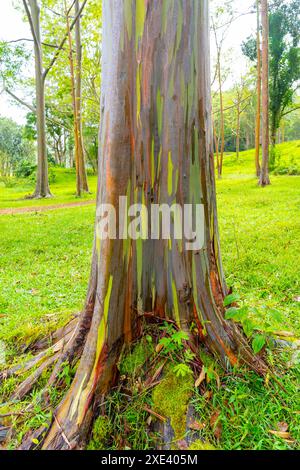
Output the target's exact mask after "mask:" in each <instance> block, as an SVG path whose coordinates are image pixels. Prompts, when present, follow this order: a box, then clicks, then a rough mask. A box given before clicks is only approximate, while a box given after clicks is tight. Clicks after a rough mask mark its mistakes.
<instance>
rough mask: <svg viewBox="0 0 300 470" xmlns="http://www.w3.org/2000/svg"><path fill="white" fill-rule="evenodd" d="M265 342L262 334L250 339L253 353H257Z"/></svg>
mask: <svg viewBox="0 0 300 470" xmlns="http://www.w3.org/2000/svg"><path fill="white" fill-rule="evenodd" d="M265 344H266V338H265V336H263V335H255V336H254V338H253V341H252V349H253V351H254V354H258V353H259V352H260V351H261V350H262V348H263V347H264V346H265Z"/></svg>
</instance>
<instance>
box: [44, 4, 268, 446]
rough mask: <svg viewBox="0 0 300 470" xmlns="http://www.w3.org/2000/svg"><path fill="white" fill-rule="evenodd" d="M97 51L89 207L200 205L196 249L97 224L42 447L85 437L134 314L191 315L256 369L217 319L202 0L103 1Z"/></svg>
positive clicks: (219, 275)
mask: <svg viewBox="0 0 300 470" xmlns="http://www.w3.org/2000/svg"><path fill="white" fill-rule="evenodd" d="M102 52H103V64H102V74H103V76H102V96H101V113H102V114H101V130H100V155H99V186H98V187H99V189H98V198H97V207H98V210H100V207H101V206H100V205H101V204H112V205H113V206H114V207H115V208H116V209H117V211H118V210H119V208H120V206H119V197H120V196H126V195H127V196H128V199H129V201H130V202H128V204H132V203H133V202H135V203H142V202H143V203H144V204H145V205H146V206H147V207H148V209H150V206H151V204H153V203H157V204H162V203H166V204H167V205H170V204H173V203H174V202H177V203H178V204H180V206H183V204H187V203H190V204H201V203H203V205H204V213H205V227H204V231H205V240H204V248H203V249H200V250H199V251H187V247H186V245H185V243H180V242H178V241H175V240H173V239H170V240H162V239H159V240H150V239H143V238H140V239H138V240H136V241H134V240H132V239H130V240H123V236H120V237H118V236H117V238H116V239H111V238H108V239H106V240H100V237H99V231H98V230H97V229H96V234H95V243H94V251H93V258H92V270H91V278H90V284H89V289H88V295H87V301H86V306H85V309H84V310H83V312H82V314H81V317H80V320H79V324H78V325H77V328H76V330H75V332H74V333H73V336H72V340H71V341H70V345H69V348H68V349H67V351H66V353H65V354H64V356H63V357H62V358H61V359H60V361H64V360H71V358H72V357H73V355H74V349H76V348H78V347H81V346H82V345H84V349H83V352H82V354H81V360H80V363H79V365H78V368H77V371H76V375H75V378H74V380H73V383H72V385H71V387H70V389H69V391H68V393H67V394H66V396H65V398H64V399H63V401H62V402H61V404H60V405H59V407H58V409H57V410H56V411H55V419H54V421H53V423H52V427H51V429H50V431H49V432H48V434H47V435H46V438H45V441H44V448H45V449H68V448H76V447H78V446H80V445H81V444H84V442H85V438H86V433H87V431H88V429H89V427H90V422H91V419H92V416H93V410H94V409H95V406H97V404H98V403H99V400H100V398H101V396H102V395H103V394H105V393H106V392H107V391H108V390H109V388H110V386H111V384H112V382H113V381H114V379H115V372H116V363H117V360H118V356H119V353H120V349H121V347H122V345H123V343H124V341H127V342H129V341H131V340H132V339H133V338H134V337H135V336H136V332H137V330H138V323H139V315H138V313H137V312H143V311H144V312H155V314H156V315H159V316H161V317H165V316H167V317H168V318H170V319H174V320H175V321H176V322H177V324H178V325H179V326H181V327H182V328H184V329H187V330H188V331H189V324H190V323H192V322H194V323H195V324H196V325H197V328H198V331H199V335H200V336H201V338H202V339H203V341H204V342H205V344H206V345H207V347H209V348H210V350H211V351H212V352H213V353H214V354H216V355H217V356H218V357H219V358H220V360H221V361H222V362H223V364H224V367H227V366H228V365H229V364H231V365H232V366H237V365H238V364H247V365H249V366H250V367H252V368H253V369H254V370H256V371H258V372H260V373H261V374H264V373H265V365H264V363H263V362H262V361H261V360H260V359H259V358H257V357H255V356H253V353H252V352H251V348H250V347H249V345H248V342H247V340H246V339H245V338H244V336H243V335H242V333H241V331H240V329H239V328H238V327H237V325H236V324H234V323H232V322H230V321H225V320H224V307H223V299H224V296H225V295H226V294H227V289H226V285H225V281H224V277H223V271H222V265H221V258H220V246H219V235H218V225H217V211H216V191H215V178H214V158H213V146H212V143H213V141H212V138H213V137H212V123H211V100H210V64H209V14H208V1H207V0H202V1H201V2H199V1H198V0H194V1H186V0H172V2H169V1H168V0H137V1H136V0H124V1H120V0H103V46H102ZM123 209H124V208H123ZM99 218H100V214H99V213H98V217H97V222H98V223H99V220H100V219H99ZM119 225H120V224H119V221H118V228H119ZM97 226H98V224H97V225H96V227H97ZM146 229H147V224H146V223H145V219H143V222H142V227H141V230H142V233H144V230H146ZM117 233H118V230H117ZM78 345H79V346H78ZM55 374H57V368H56V369H55V372H54V375H55Z"/></svg>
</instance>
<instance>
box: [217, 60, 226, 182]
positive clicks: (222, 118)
mask: <svg viewBox="0 0 300 470" xmlns="http://www.w3.org/2000/svg"><path fill="white" fill-rule="evenodd" d="M220 61H221V58H220V54H219V58H218V64H217V67H218V82H219V96H220V127H221V129H220V132H221V149H220V165H219V170H218V177H219V178H222V173H223V160H224V147H225V129H224V128H225V123H224V103H223V90H222V76H221V62H220Z"/></svg>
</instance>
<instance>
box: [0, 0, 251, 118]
mask: <svg viewBox="0 0 300 470" xmlns="http://www.w3.org/2000/svg"><path fill="white" fill-rule="evenodd" d="M234 1H235V9H236V10H237V11H238V12H240V13H244V12H246V11H248V10H249V8H250V7H251V6H252V5H253V0H242V1H241V0H234ZM13 4H17V5H21V4H22V2H21V0H1V15H0V40H4V41H11V40H15V39H19V38H30V31H29V26H28V25H27V24H26V23H25V22H23V21H22V13H21V12H20V11H17V10H15V9H14V7H13ZM255 28H256V18H255V15H246V16H241V17H240V18H238V19H237V20H235V21H234V23H233V24H232V26H231V28H230V30H229V32H228V36H227V39H226V42H225V50H226V49H227V50H228V49H232V54H231V55H230V57H231V58H232V59H233V60H232V66H231V72H232V73H231V77H230V78H229V79H228V82H227V86H230V85H231V84H232V82H233V81H235V80H237V79H238V78H239V77H240V75H241V73H242V72H243V71H245V69H246V63H245V58H244V57H243V56H242V53H241V49H240V45H241V43H242V42H243V40H245V39H246V38H247V37H248V36H250V35H251V33H252V32H254V31H255ZM213 53H214V45H213V43H212V54H213ZM212 62H213V58H212ZM0 91H1V90H0ZM18 93H19V94H22V90H18ZM26 113H27V110H26V109H24V108H22V107H21V106H18V105H16V104H14V103H13V102H12V101H11V100H10V99H8V98H7V97H6V96H4V94H3V93H2V94H1V95H0V115H1V116H7V117H11V118H12V119H14V120H15V121H17V122H18V123H20V124H22V123H24V122H25V116H26Z"/></svg>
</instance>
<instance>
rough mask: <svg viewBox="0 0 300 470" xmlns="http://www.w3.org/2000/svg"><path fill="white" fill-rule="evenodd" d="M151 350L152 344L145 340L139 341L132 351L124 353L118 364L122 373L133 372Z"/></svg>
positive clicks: (129, 373) (144, 360)
mask: <svg viewBox="0 0 300 470" xmlns="http://www.w3.org/2000/svg"><path fill="white" fill-rule="evenodd" d="M152 352H153V346H152V345H151V344H149V343H147V342H146V341H141V342H139V343H138V344H137V345H136V346H135V347H134V348H133V350H132V351H130V352H129V353H128V354H126V355H124V357H123V358H122V359H121V362H120V364H119V370H120V373H121V374H122V375H132V374H134V373H135V372H136V371H137V370H138V369H139V368H140V367H142V366H143V364H144V363H145V362H146V360H147V358H149V357H150V355H151V354H152Z"/></svg>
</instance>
